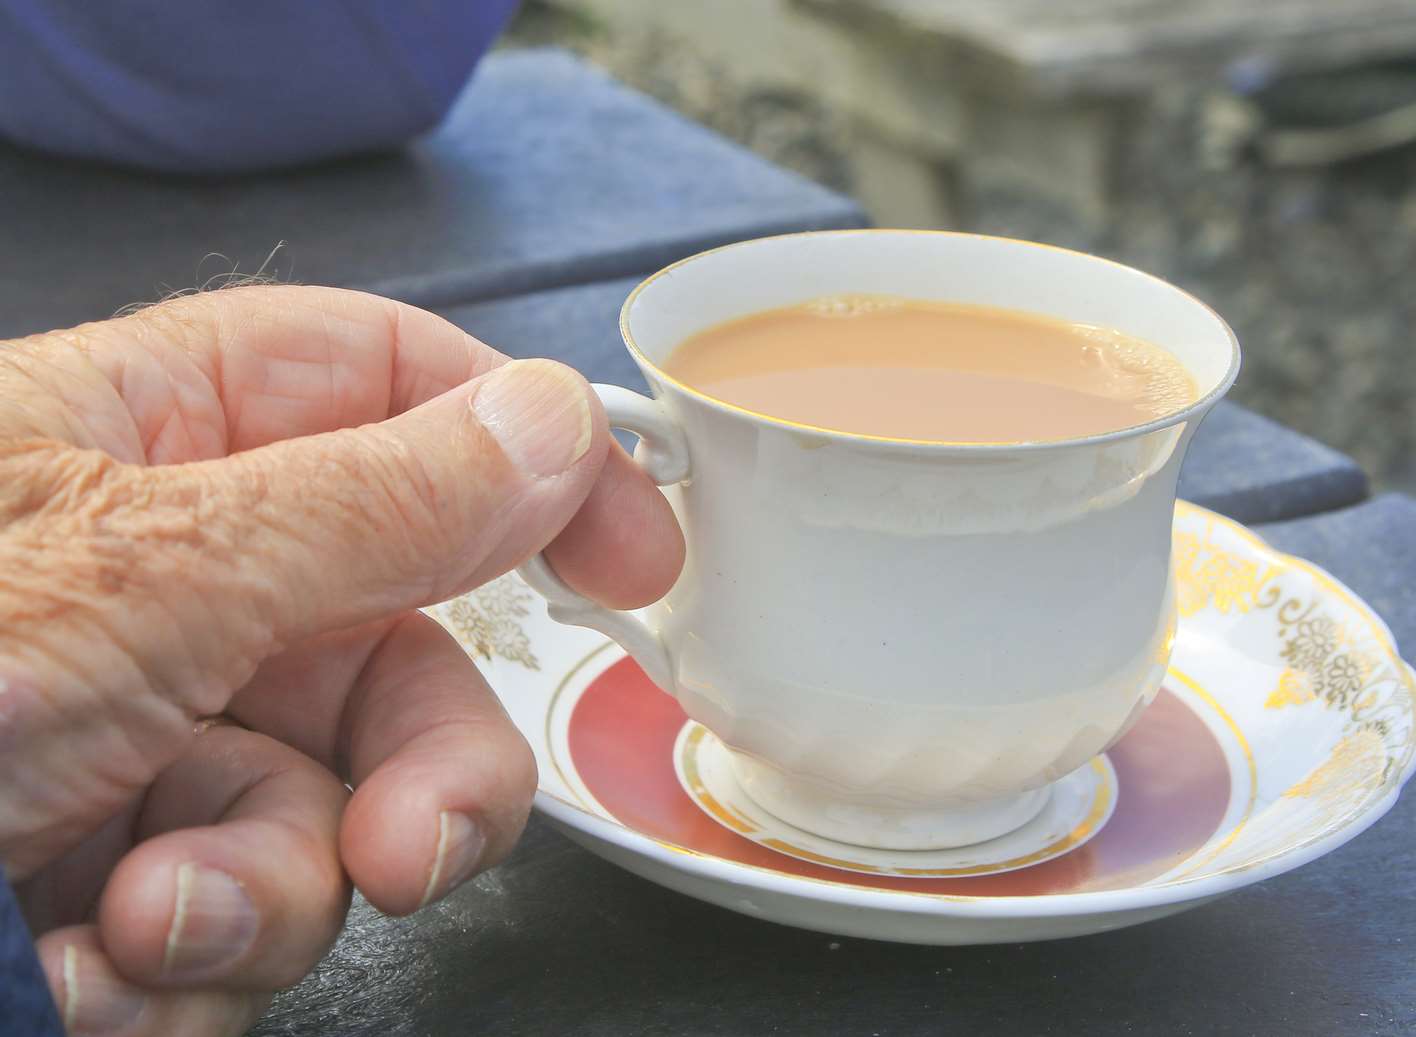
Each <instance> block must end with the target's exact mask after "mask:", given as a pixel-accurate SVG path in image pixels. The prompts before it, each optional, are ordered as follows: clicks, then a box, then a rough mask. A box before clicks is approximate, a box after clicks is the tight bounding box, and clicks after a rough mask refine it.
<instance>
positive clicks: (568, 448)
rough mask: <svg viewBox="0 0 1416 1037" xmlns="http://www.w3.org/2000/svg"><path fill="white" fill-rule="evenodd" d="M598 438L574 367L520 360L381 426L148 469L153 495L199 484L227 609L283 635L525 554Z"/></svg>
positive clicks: (598, 415) (330, 623) (586, 391)
mask: <svg viewBox="0 0 1416 1037" xmlns="http://www.w3.org/2000/svg"><path fill="white" fill-rule="evenodd" d="M609 443H610V438H609V435H608V429H607V427H606V424H605V419H604V415H603V411H602V408H601V406H600V403H599V400H598V398H597V397H596V396H595V394H594V393H593V392H591V390H590V388H589V386H588V385H587V384H586V382H585V380H584V379H583V378H582V377H581V376H580V375H579V374H577V373H576V372H575V371H574V370H572V369H571V368H569V367H566V366H564V365H562V364H558V363H555V362H553V361H550V360H524V361H514V362H512V363H508V364H506V365H504V366H502V367H499V368H497V369H496V370H494V371H491V372H489V373H488V374H485V375H483V376H482V377H481V378H478V379H475V380H473V381H470V382H467V383H465V384H463V385H461V386H459V387H457V388H455V389H453V390H451V391H449V392H447V393H445V394H443V395H442V396H439V397H437V398H435V399H433V400H430V401H428V402H427V403H425V404H423V405H421V406H419V407H417V408H414V409H413V410H410V411H408V412H406V413H404V414H402V415H400V416H398V417H395V418H391V419H389V420H387V421H384V422H381V423H379V424H375V425H366V426H363V427H361V428H354V429H343V430H340V431H337V432H330V433H326V434H323V435H318V436H309V437H305V438H302V439H293V440H285V441H283V442H278V443H273V444H270V445H269V446H266V447H262V448H260V449H257V450H251V451H247V452H245V453H242V454H237V455H234V456H232V457H229V458H226V459H223V460H220V461H215V462H211V463H210V464H209V466H202V465H194V466H178V467H173V468H171V469H168V470H166V472H164V471H163V470H161V469H158V470H154V471H155V472H156V473H157V476H158V478H159V480H160V481H161V480H164V478H165V480H166V481H168V482H169V483H170V484H171V488H170V489H169V490H166V491H165V492H164V495H166V494H167V493H170V494H171V495H172V496H173V497H174V498H176V499H177V500H179V501H180V500H183V499H184V498H187V497H189V496H195V497H196V499H197V506H198V508H199V510H200V512H201V514H202V515H203V522H204V523H206V524H207V527H208V534H209V535H208V536H207V537H205V538H204V539H206V540H207V541H208V542H210V543H216V544H219V545H221V546H222V548H224V550H222V551H221V552H220V556H221V557H220V564H219V565H218V566H217V572H219V573H220V576H219V578H220V579H221V581H222V587H223V590H224V593H223V596H224V597H233V596H232V593H231V591H232V588H233V581H234V588H235V589H236V590H237V592H238V593H237V594H236V595H234V598H236V599H239V600H240V601H241V602H243V603H244V604H238V605H237V606H236V608H237V609H239V610H244V609H249V608H251V607H253V606H254V607H256V608H257V609H258V611H259V612H260V614H261V615H262V616H263V622H262V625H264V626H266V627H267V628H268V632H269V636H270V637H271V639H272V640H273V641H274V642H275V643H276V644H283V643H286V642H289V641H291V640H293V639H295V638H299V637H302V636H305V635H309V634H314V633H319V632H322V631H326V630H331V629H336V628H341V627H346V626H350V625H353V624H355V623H361V622H364V621H366V620H369V619H374V618H377V617H380V616H385V615H388V614H389V613H391V612H395V611H398V610H402V609H407V608H412V607H416V606H420V605H426V604H430V603H432V602H434V601H439V600H442V599H444V598H447V597H450V596H452V595H454V594H456V593H458V592H460V591H463V590H466V589H467V588H469V587H471V586H475V585H476V584H478V583H482V582H485V581H486V580H489V579H492V578H493V577H495V576H498V575H500V574H501V573H503V572H505V571H507V570H508V569H511V568H512V567H514V566H516V565H518V564H520V563H521V562H523V561H525V560H526V559H527V558H529V557H530V556H531V555H532V554H534V553H535V552H537V551H539V550H541V548H543V547H545V546H546V544H547V543H549V542H550V541H551V539H552V538H553V537H555V535H556V534H557V533H559V532H560V530H561V528H562V527H563V526H565V524H566V523H567V522H569V521H570V519H571V517H572V516H573V515H574V514H575V512H576V511H577V509H578V508H579V507H580V505H581V503H582V502H583V501H584V500H585V498H586V497H587V496H588V494H589V492H590V490H591V487H592V486H593V484H594V481H595V478H596V476H597V475H598V474H599V471H600V468H601V466H602V465H603V463H604V459H605V455H606V451H607V449H608V446H609ZM203 467H207V468H208V470H205V471H200V470H197V469H201V468H203ZM184 469H186V470H184ZM206 590H207V592H208V593H210V592H211V590H213V588H211V587H208V588H206Z"/></svg>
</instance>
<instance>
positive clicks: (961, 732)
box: [524, 231, 1239, 849]
mask: <svg viewBox="0 0 1416 1037" xmlns="http://www.w3.org/2000/svg"><path fill="white" fill-rule="evenodd" d="M852 292H884V293H893V294H896V295H900V296H905V297H910V298H920V299H942V300H954V301H963V302H969V303H977V304H985V305H996V306H1008V307H1012V308H1015V309H1023V310H1031V311H1035V312H1039V313H1044V314H1048V315H1051V316H1055V317H1060V318H1063V319H1066V320H1070V321H1077V322H1082V323H1088V324H1096V325H1101V326H1105V327H1110V328H1116V329H1119V330H1121V331H1123V332H1126V333H1129V334H1132V335H1137V336H1140V337H1142V338H1145V339H1148V340H1150V341H1151V342H1154V343H1156V344H1158V345H1160V346H1162V347H1164V348H1166V349H1168V350H1169V351H1170V352H1172V353H1173V354H1174V355H1175V356H1177V357H1178V358H1179V359H1180V360H1181V361H1182V362H1183V363H1184V364H1185V365H1186V367H1187V368H1188V369H1189V370H1190V372H1191V373H1192V375H1193V376H1194V377H1195V379H1196V383H1197V387H1198V390H1199V394H1200V396H1199V399H1198V401H1197V402H1196V403H1195V404H1194V405H1192V406H1190V407H1188V408H1186V409H1184V410H1183V411H1180V412H1177V413H1175V414H1173V415H1170V416H1168V417H1166V418H1164V419H1161V420H1158V421H1154V422H1151V423H1149V424H1147V425H1142V426H1138V427H1136V428H1133V429H1127V430H1123V431H1120V432H1115V433H1110V434H1107V435H1100V436H1094V437H1090V438H1087V439H1079V440H1071V441H1065V442H1048V443H1022V444H1018V443H1013V444H949V443H930V442H918V441H909V440H896V439H884V438H878V437H868V436H856V435H847V434H844V433H840V432H835V431H830V430H825V429H819V428H813V427H809V426H804V425H800V424H794V423H790V422H784V421H780V420H777V419H774V418H770V417H766V416H763V415H759V414H755V413H752V412H749V411H745V410H742V409H740V408H736V407H732V406H729V405H727V404H723V403H721V402H719V401H716V400H713V399H711V398H710V397H707V396H705V395H703V394H701V393H699V392H697V391H695V390H693V389H690V388H688V387H687V386H684V385H683V384H681V383H679V382H676V381H675V380H674V379H672V378H671V377H669V376H667V375H666V374H665V373H664V372H663V371H662V370H661V369H660V367H659V366H658V365H659V364H661V363H662V362H663V361H664V359H665V357H666V356H667V355H668V354H669V353H670V352H671V351H672V349H673V348H674V347H675V346H677V345H678V344H679V343H680V342H681V341H682V340H683V339H684V338H685V337H686V336H688V335H689V334H691V333H693V332H695V331H698V330H701V329H702V328H705V327H707V326H709V325H712V324H714V323H717V322H719V321H723V320H727V319H730V318H733V317H738V316H741V315H744V314H747V313H751V312H754V311H757V310H761V309H764V308H768V307H774V306H782V305H788V304H792V303H796V302H801V301H805V300H808V299H812V298H816V297H820V296H827V295H833V294H838V293H852ZM622 328H623V332H624V337H625V341H626V343H627V344H628V346H629V349H630V352H631V353H632V354H633V355H634V357H635V360H636V361H637V362H638V363H639V365H640V367H641V369H642V370H643V371H644V375H645V377H646V379H647V380H648V382H649V384H650V385H651V386H652V388H653V391H654V395H655V397H656V398H657V401H658V402H657V403H649V402H648V401H646V400H644V399H642V398H639V397H634V396H633V395H632V394H628V393H626V391H625V390H623V389H615V388H607V389H606V390H605V402H606V409H607V411H608V412H609V414H610V417H611V420H612V422H613V423H614V424H616V425H619V426H621V427H625V428H628V429H630V430H632V431H635V432H639V433H642V434H643V435H644V437H645V439H644V442H645V443H646V444H647V450H646V454H645V460H646V461H647V462H648V465H649V467H650V469H651V471H652V473H653V474H654V475H655V477H656V479H657V480H658V481H660V482H661V483H663V482H668V483H675V484H677V485H673V486H671V487H670V489H669V490H668V495H669V498H670V500H671V502H672V503H673V506H674V508H675V510H676V512H677V514H678V517H679V521H680V523H681V525H682V526H683V528H684V531H685V534H686V536H687V540H688V561H687V565H686V567H685V569H684V573H683V575H682V577H681V578H680V580H679V581H678V583H677V585H676V586H675V587H674V588H673V590H672V591H671V592H670V593H669V594H668V595H667V596H666V597H665V598H664V599H663V600H662V601H661V602H659V603H658V604H656V605H655V606H654V607H652V608H651V609H649V610H647V611H646V612H645V613H644V615H643V617H642V619H631V618H629V617H626V616H625V615H623V614H615V613H609V612H607V611H606V610H604V609H600V608H597V607H596V606H594V605H592V604H591V603H589V602H587V601H585V600H584V599H582V598H579V597H578V596H576V595H574V594H573V592H570V591H568V590H567V589H566V588H565V587H564V586H563V585H561V584H559V581H557V580H556V579H555V577H554V574H553V573H552V572H551V571H550V569H549V567H547V566H546V565H545V563H544V562H540V561H538V562H537V563H536V564H535V565H533V566H532V567H529V568H528V569H526V570H525V571H524V572H525V576H526V578H527V580H528V582H530V583H531V585H532V586H534V587H535V588H536V589H537V590H538V591H541V592H542V593H543V594H545V595H546V596H547V598H548V599H549V600H550V601H551V603H552V606H553V608H552V614H553V615H555V616H556V617H557V618H560V619H562V620H564V621H566V622H572V623H579V624H584V625H588V626H591V627H593V628H595V629H598V630H601V631H603V632H606V633H608V634H610V635H611V636H612V637H614V638H616V640H618V641H619V642H620V643H621V644H623V645H624V646H625V647H626V648H627V649H629V651H630V652H631V653H632V654H633V655H634V657H635V658H636V659H637V660H638V661H639V662H640V663H641V665H643V666H644V668H645V670H646V672H648V673H649V674H650V675H651V676H652V677H653V678H654V680H655V681H656V682H657V683H658V684H659V685H660V686H661V687H663V688H664V689H665V690H666V691H669V692H670V693H671V694H673V695H674V696H675V697H676V698H677V699H678V700H679V702H680V703H682V705H683V707H684V709H685V710H686V711H687V713H688V714H689V716H691V717H693V718H694V719H695V720H697V721H699V722H700V723H702V724H703V725H704V726H705V727H707V728H708V729H710V730H711V731H713V732H714V733H715V734H716V735H717V736H718V737H719V738H720V739H722V741H723V742H724V743H725V744H726V745H727V746H729V747H730V748H731V749H732V750H734V756H733V760H734V767H735V770H736V772H737V776H738V779H739V781H740V783H741V785H742V787H743V788H744V789H746V790H747V791H748V793H749V794H750V795H751V796H752V797H753V798H754V799H755V800H757V802H758V803H760V804H761V805H762V806H763V807H765V808H766V809H768V810H769V811H771V812H772V813H773V814H775V815H777V816H778V817H780V818H782V819H783V820H786V821H788V822H790V823H791V824H793V825H795V826H797V827H800V828H803V829H807V830H809V831H811V832H815V833H818V834H820V835H823V836H825V837H828V838H831V839H836V840H840V841H844V842H848V843H854V844H859V845H868V846H876V847H886V848H905V849H917V848H925V847H931V848H939V847H952V846H962V845H967V844H971V843H975V842H979V841H981V840H985V839H988V838H992V837H994V836H996V835H999V834H1001V833H1003V832H1006V831H1009V830H1012V829H1015V828H1017V827H1018V826H1020V825H1022V824H1024V823H1025V822H1027V821H1029V820H1030V819H1031V818H1032V817H1033V816H1035V815H1036V814H1037V813H1038V812H1039V811H1040V810H1041V809H1042V808H1043V807H1044V806H1045V804H1046V802H1047V798H1048V794H1049V786H1050V784H1051V783H1052V782H1054V781H1056V780H1057V779H1059V778H1060V777H1062V776H1063V775H1066V774H1069V773H1070V772H1072V771H1074V770H1076V769H1077V768H1078V767H1081V766H1083V765H1084V764H1085V763H1086V762H1087V761H1088V760H1089V759H1091V758H1092V757H1093V756H1095V755H1096V754H1097V753H1098V752H1100V751H1101V750H1103V749H1104V748H1105V747H1106V746H1107V745H1109V744H1111V743H1112V742H1113V741H1115V739H1116V738H1118V737H1119V736H1120V735H1121V734H1122V733H1123V732H1124V731H1125V730H1126V729H1127V727H1128V726H1129V725H1130V724H1131V723H1132V722H1133V721H1134V719H1135V718H1136V717H1137V716H1138V715H1139V714H1140V711H1141V710H1142V709H1144V708H1145V706H1146V704H1147V703H1148V702H1149V701H1150V700H1151V698H1152V697H1153V696H1154V694H1155V691H1156V688H1157V687H1158V685H1159V682H1160V679H1161V676H1162V675H1163V674H1164V672H1165V665H1166V660H1167V658H1168V656H1169V651H1170V646H1171V641H1172V638H1173V632H1174V623H1175V613H1174V595H1173V589H1172V587H1171V586H1170V583H1169V572H1170V535H1169V532H1170V514H1171V509H1172V505H1173V503H1174V497H1175V484H1176V478H1177V476H1178V473H1179V469H1180V463H1181V460H1182V458H1183V455H1184V453H1185V447H1186V445H1187V444H1188V442H1189V439H1190V436H1191V434H1192V433H1193V431H1194V429H1195V427H1196V423H1197V422H1198V421H1199V419H1200V418H1201V417H1202V416H1203V415H1204V413H1205V412H1206V411H1207V410H1208V409H1209V408H1210V407H1211V406H1212V405H1213V404H1214V403H1215V402H1216V401H1217V400H1218V399H1219V397H1220V396H1221V395H1222V394H1223V393H1224V392H1225V390H1227V389H1228V387H1229V385H1230V384H1231V382H1232V381H1233V379H1234V376H1235V374H1236V372H1237V369H1238V363H1239V353H1238V347H1237V345H1236V343H1235V341H1234V338H1233V335H1232V334H1231V332H1230V331H1229V329H1228V328H1227V327H1226V326H1225V324H1224V322H1223V321H1221V320H1220V319H1219V317H1217V316H1216V315H1215V314H1214V313H1213V312H1212V311H1211V310H1209V309H1208V308H1207V307H1206V306H1204V305H1203V304H1202V303H1200V302H1198V301H1197V300H1195V299H1194V298H1192V297H1191V296H1189V295H1187V294H1185V293H1183V292H1181V291H1180V290H1178V289H1176V288H1174V287H1172V286H1171V285H1168V284H1166V283H1164V282H1162V281H1159V280H1157V279H1155V278H1152V277H1149V276H1147V275H1145V274H1142V273H1139V272H1137V271H1135V270H1132V269H1129V268H1127V267H1123V266H1119V265H1117V264H1115V263H1111V262H1108V261H1105V260H1102V259H1097V258H1095V257H1092V256H1086V255H1082V254H1080V253H1075V252H1068V251H1065V250H1062V249H1056V248H1050V247H1046V246H1041V245H1033V244H1029V243H1025V242H1017V241H1008V240H1004V239H997V238H984V237H977V236H972V235H962V234H947V233H927V232H899V231H845V232H824V233H817V234H798V235H788V236H784V237H778V238H766V239H760V240H757V241H749V242H743V243H740V244H737V245H730V246H727V247H725V248H720V249H716V250H714V251H711V252H707V253H703V254H702V255H699V256H695V257H693V258H690V259H687V260H684V261H683V262H680V263H678V264H675V265H674V266H671V267H669V268H668V269H666V270H664V271H661V272H660V273H659V274H656V275H655V276H653V277H651V278H649V279H648V280H647V281H645V282H644V284H642V285H641V286H640V287H639V288H637V289H636V290H635V291H634V293H633V294H632V295H631V296H630V297H629V299H628V301H627V302H626V303H625V307H624V312H623V316H622ZM680 480H686V481H682V482H680Z"/></svg>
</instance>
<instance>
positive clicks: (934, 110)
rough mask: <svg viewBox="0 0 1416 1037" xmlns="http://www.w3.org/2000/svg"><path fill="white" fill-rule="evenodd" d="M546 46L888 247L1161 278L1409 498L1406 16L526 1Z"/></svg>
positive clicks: (1364, 5)
mask: <svg viewBox="0 0 1416 1037" xmlns="http://www.w3.org/2000/svg"><path fill="white" fill-rule="evenodd" d="M545 45H556V46H562V47H567V48H569V49H571V50H573V51H576V52H578V53H580V54H581V55H583V56H584V57H586V58H588V59H589V60H591V61H593V62H595V63H596V64H598V65H600V66H602V67H603V68H605V69H607V70H608V71H609V72H611V73H612V74H614V75H615V76H617V77H619V78H620V79H623V80H625V81H626V82H628V83H629V84H630V85H632V86H635V87H637V88H639V89H640V90H643V91H645V92H647V93H649V94H651V95H653V96H655V97H657V98H659V99H660V100H661V101H663V102H664V103H666V104H668V105H670V106H672V107H673V108H675V109H678V110H679V111H681V112H683V113H684V114H685V115H687V116H688V117H690V118H692V119H694V120H696V121H699V122H703V123H706V124H707V125H709V126H712V127H713V128H715V129H717V130H718V131H719V132H721V133H724V134H725V135H727V136H729V137H731V138H734V139H735V140H737V141H740V142H741V143H743V144H745V145H747V146H748V147H750V148H752V149H754V150H756V151H758V152H760V153H761V154H763V155H765V156H766V157H768V158H770V159H772V160H773V161H775V162H778V163H780V164H783V165H786V166H788V167H791V168H793V169H795V170H797V171H799V172H801V173H803V174H805V175H806V176H808V177H810V178H812V179H814V180H816V181H819V182H821V183H823V184H826V185H828V186H830V187H833V188H836V189H838V190H841V191H845V192H847V193H849V194H852V195H854V196H855V197H857V198H858V199H860V200H861V202H862V203H863V204H864V205H865V207H866V209H867V210H868V211H869V213H870V215H871V217H872V219H873V220H874V222H875V223H877V224H878V225H883V226H909V227H938V228H957V229H964V230H971V231H979V232H983V233H990V234H1003V235H1009V236H1016V237H1024V238H1031V239H1035V240H1038V241H1045V242H1052V243H1055V244H1059V245H1065V246H1069V247H1074V248H1080V249H1084V250H1087V251H1091V252H1097V253H1100V254H1103V255H1107V256H1111V257H1113V258H1116V259H1119V260H1121V261H1123V262H1126V263H1130V264H1133V265H1135V266H1138V267H1140V268H1142V269H1145V270H1148V271H1151V272H1153V273H1156V274H1159V275H1161V276H1162V277H1165V278H1168V279H1170V280H1173V281H1175V282H1176V283H1178V284H1180V285H1181V286H1183V287H1185V288H1187V289H1189V290H1190V291H1192V292H1194V293H1195V294H1197V295H1198V296H1200V297H1201V298H1203V299H1204V300H1206V301H1207V302H1209V303H1210V304H1211V305H1212V306H1214V308H1215V309H1217V310H1218V311H1219V312H1220V313H1221V314H1222V315H1223V316H1224V317H1226V318H1227V319H1228V320H1229V322H1230V323H1231V324H1232V325H1233V326H1234V328H1235V330H1236V331H1237V332H1238V335H1239V338H1240V341H1241V343H1242V344H1243V345H1244V348H1245V361H1246V365H1245V370H1244V372H1243V374H1242V375H1241V376H1240V380H1239V384H1238V386H1237V387H1236V389H1235V392H1234V395H1235V398H1237V399H1238V400H1239V401H1241V402H1243V403H1246V404H1248V405H1250V406H1252V407H1254V408H1255V409H1256V410H1259V411H1260V412H1262V413H1265V414H1268V415H1269V416H1271V417H1273V418H1276V419H1278V420H1280V421H1283V422H1284V423H1286V424H1289V425H1292V426H1295V427H1297V428H1298V429H1300V430H1302V431H1304V432H1307V433H1309V434H1311V435H1313V436H1316V437H1317V438H1319V439H1322V440H1324V441H1326V442H1328V443H1330V444H1332V445H1333V446H1336V447H1338V448H1339V449H1341V450H1344V451H1346V452H1348V453H1350V454H1352V455H1353V456H1354V457H1355V458H1356V460H1357V461H1358V462H1359V463H1360V464H1361V465H1362V466H1363V467H1364V468H1366V469H1367V471H1368V472H1369V473H1371V475H1372V477H1373V481H1374V483H1375V484H1376V486H1377V487H1379V488H1401V489H1405V490H1407V491H1412V490H1416V456H1413V447H1416V408H1413V406H1412V400H1413V398H1416V362H1413V361H1416V356H1413V345H1412V327H1413V318H1416V0H1263V2H1262V3H1260V2H1250V3H1245V2H1234V0H715V2H714V3H711V4H698V3H664V2H662V0H526V2H525V3H524V4H523V6H522V8H521V11H520V13H519V14H518V16H517V17H516V19H515V20H514V21H513V23H512V25H511V28H510V30H509V32H508V33H507V34H506V35H505V36H504V37H503V41H502V46H504V47H528V46H545ZM1254 54H1263V55H1264V58H1263V60H1261V61H1260V60H1256V59H1254V58H1253V57H1251V55H1254Z"/></svg>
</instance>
